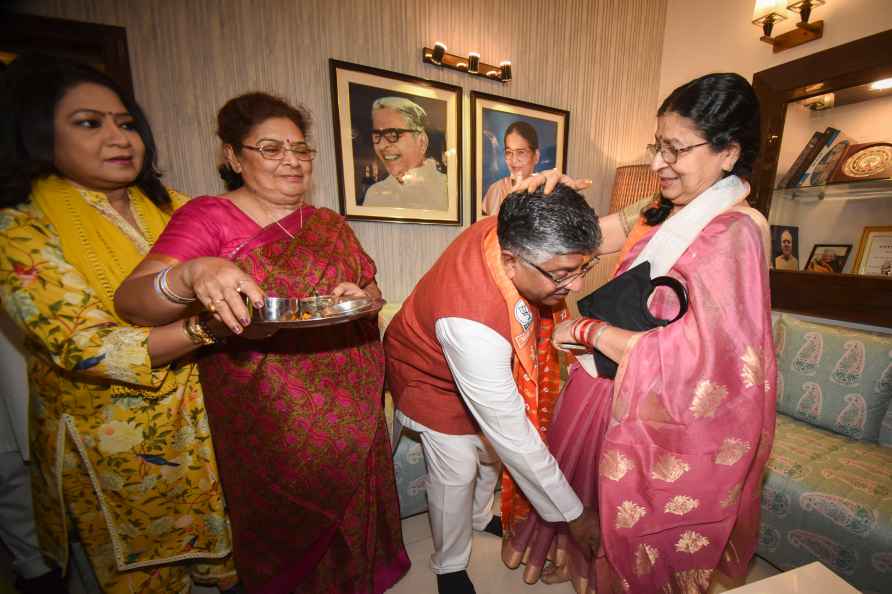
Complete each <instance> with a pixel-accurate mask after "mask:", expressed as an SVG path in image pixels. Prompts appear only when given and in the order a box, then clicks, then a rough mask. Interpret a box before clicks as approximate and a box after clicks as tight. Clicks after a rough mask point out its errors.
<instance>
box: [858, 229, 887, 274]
mask: <svg viewBox="0 0 892 594" xmlns="http://www.w3.org/2000/svg"><path fill="white" fill-rule="evenodd" d="M852 272H853V273H854V274H862V275H869V276H886V277H892V227H865V228H864V231H862V232H861V241H860V242H859V243H858V251H857V253H856V255H855V263H854V264H853V265H852Z"/></svg>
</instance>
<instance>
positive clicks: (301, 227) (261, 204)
mask: <svg viewBox="0 0 892 594" xmlns="http://www.w3.org/2000/svg"><path fill="white" fill-rule="evenodd" d="M251 194H253V195H254V200H255V201H256V202H257V205H258V206H260V208H261V210H263V212H264V213H265V214H266V216H267V217H269V219H270V220H271V221H272V222H273V223H275V224H276V226H277V227H278V228H279V229H281V230H282V232H283V233H284V234H285V235H287V236H288V237H290V238H291V239H294V235H292V233H291V232H290V231H289V230H288V229H286V228H285V227H284V226H283V225H282V223H280V222H279V219H277V218H276V217H274V216H273V213H271V212H270V211H269V209H268V208H267V207H266V204H264V203H263V200H261V199H260V198H258V197H257V195H256V194H254V192H251ZM297 208H298V215H300V227H298V229H303V226H304V208H303V203H301V204H300V206H298V207H297Z"/></svg>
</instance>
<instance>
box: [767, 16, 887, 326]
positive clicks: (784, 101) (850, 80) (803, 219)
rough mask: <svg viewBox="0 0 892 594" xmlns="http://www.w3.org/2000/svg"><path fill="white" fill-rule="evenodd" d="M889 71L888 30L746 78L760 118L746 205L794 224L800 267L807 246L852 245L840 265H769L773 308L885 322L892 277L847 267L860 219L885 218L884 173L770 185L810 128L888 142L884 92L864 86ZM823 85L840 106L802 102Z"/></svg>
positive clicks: (864, 223) (871, 222)
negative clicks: (829, 268)
mask: <svg viewBox="0 0 892 594" xmlns="http://www.w3.org/2000/svg"><path fill="white" fill-rule="evenodd" d="M890 78H892V30H890V31H885V32H883V33H878V34H876V35H872V36H870V37H866V38H864V39H860V40H857V41H853V42H851V43H847V44H845V45H841V46H838V47H835V48H831V49H829V50H826V51H823V52H819V53H816V54H812V55H810V56H806V57H804V58H801V59H799V60H795V61H792V62H789V63H787V64H782V65H780V66H776V67H774V68H770V69H768V70H763V71H762V72H758V73H756V74H755V76H754V77H753V87H754V88H755V90H756V93H757V94H758V95H759V99H760V101H761V105H762V118H763V119H762V147H761V153H760V155H761V156H760V160H759V161H758V162H757V164H756V168H755V171H754V173H753V193H752V199H753V201H754V205H755V206H756V207H757V208H759V209H760V210H761V211H762V212H763V214H765V216H766V217H767V218H768V220H769V222H770V223H771V224H773V225H781V226H785V227H793V228H795V229H798V235H799V237H798V239H799V244H800V245H799V247H800V250H799V254H798V256H799V265H798V267H799V268H800V269H801V268H804V267H805V266H806V264H807V262H808V260H809V257H810V256H812V255H813V252H814V255H815V256H816V257H818V256H819V255H820V254H821V253H822V250H825V249H826V251H827V252H828V254H829V252H830V251H832V250H833V249H837V250H838V251H839V253H840V254H841V253H842V252H844V251H845V247H844V246H846V245H851V250H850V252H849V253H848V255H847V259H846V261H845V264H844V266H843V267H841V272H834V273H827V272H810V271H801V270H800V271H796V272H794V271H790V270H772V271H771V298H772V307H773V308H774V309H777V310H783V311H791V312H796V313H802V314H808V315H813V316H818V317H825V318H833V319H838V320H847V321H852V322H860V323H865V324H874V325H879V326H887V327H892V277H885V276H882V275H880V274H876V275H866V274H856V272H857V270H855V268H854V264H855V260H856V258H857V254H858V248H859V244H860V242H861V237H862V234H863V231H864V228H865V227H878V226H879V227H882V226H890V227H892V178H887V179H879V180H871V181H854V182H850V183H834V184H829V185H819V186H814V187H809V186H810V184H809V180H805V181H804V182H803V184H802V185H803V186H804V187H801V188H800V187H796V188H786V189H784V188H781V189H778V188H777V186H778V182H779V181H780V180H781V179H783V178H784V176H785V175H786V173H787V170H788V169H790V166H791V165H792V164H793V163H794V161H795V159H796V156H797V155H798V154H799V152H800V151H801V150H802V148H803V147H805V146H806V145H807V143H808V141H809V139H810V138H811V136H812V135H813V133H814V132H816V131H817V132H822V131H824V130H826V129H827V128H829V127H836V128H837V129H839V130H841V134H844V135H846V134H848V135H849V137H848V139H849V140H850V141H851V142H852V144H855V143H865V142H888V143H892V93H889V92H888V91H887V92H886V93H888V94H886V95H883V93H876V94H875V96H871V91H870V85H871V83H874V82H875V81H879V80H883V79H890ZM830 94H832V96H833V97H838V98H841V99H840V103H845V104H846V105H845V107H841V106H837V107H834V108H831V109H826V111H824V110H814V109H810V108H808V107H806V106H805V105H804V103H810V102H812V101H814V100H816V99H817V98H819V97H821V96H827V97H828V98H829V97H831V95H830ZM820 107H824V106H823V105H822V106H820ZM818 111H820V113H818ZM834 112H835V113H834ZM837 124H838V125H837ZM824 246H842V247H839V248H833V247H827V248H825V247H824ZM827 257H828V258H829V257H830V256H829V255H828V256H827Z"/></svg>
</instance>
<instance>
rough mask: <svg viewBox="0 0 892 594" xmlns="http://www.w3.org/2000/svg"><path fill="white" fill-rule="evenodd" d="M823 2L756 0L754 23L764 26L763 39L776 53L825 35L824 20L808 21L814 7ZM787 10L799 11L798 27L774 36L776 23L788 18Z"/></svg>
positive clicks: (819, 0) (824, 2) (820, 0)
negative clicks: (772, 33)
mask: <svg viewBox="0 0 892 594" xmlns="http://www.w3.org/2000/svg"><path fill="white" fill-rule="evenodd" d="M822 4H826V0H756V5H755V7H754V8H753V24H754V25H758V26H760V27H762V37H761V39H762V41H764V42H765V43H768V44H770V45H771V46H772V47H774V53H777V52H782V51H784V50H786V49H790V48H791V47H796V46H797V45H802V44H803V43H808V42H809V41H814V40H815V39H820V38H821V37H823V36H824V21H816V22H814V23H810V22H808V20H809V18H811V11H812V9H813V8H815V7H816V6H821V5H822ZM786 11H790V12H798V13H799V22H798V23H796V28H795V29H793V30H792V31H788V32H786V33H783V34H781V35H778V36H777V37H772V36H771V31H772V28H773V27H774V24H775V23H777V22H778V21H782V20H784V19H786V18H787V15H786V14H785V12H786Z"/></svg>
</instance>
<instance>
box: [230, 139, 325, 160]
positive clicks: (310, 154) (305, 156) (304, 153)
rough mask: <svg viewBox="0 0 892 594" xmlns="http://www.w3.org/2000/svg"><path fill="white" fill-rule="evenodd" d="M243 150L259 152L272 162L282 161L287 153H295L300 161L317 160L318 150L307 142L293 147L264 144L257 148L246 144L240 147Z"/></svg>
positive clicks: (280, 143)
mask: <svg viewBox="0 0 892 594" xmlns="http://www.w3.org/2000/svg"><path fill="white" fill-rule="evenodd" d="M239 146H241V148H246V149H248V150H252V151H257V152H258V153H260V156H261V157H263V158H264V159H268V160H270V161H281V160H282V159H284V158H285V152H286V151H287V152H289V153H293V154H294V156H295V157H297V160H298V161H312V160H313V159H315V158H316V152H317V151H316V149H314V148H312V147H311V146H310V145H308V144H307V143H306V142H295V143H294V144H292V145H291V146H287V145H286V144H285V143H283V142H264V143H262V144H258V145H257V146H248V145H246V144H242V145H239Z"/></svg>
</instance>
